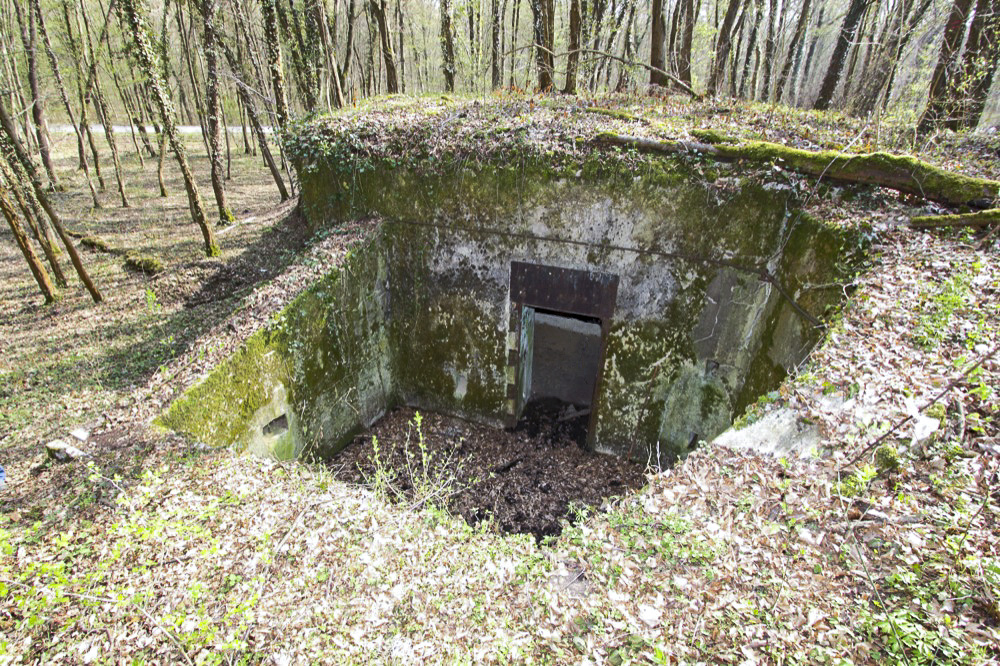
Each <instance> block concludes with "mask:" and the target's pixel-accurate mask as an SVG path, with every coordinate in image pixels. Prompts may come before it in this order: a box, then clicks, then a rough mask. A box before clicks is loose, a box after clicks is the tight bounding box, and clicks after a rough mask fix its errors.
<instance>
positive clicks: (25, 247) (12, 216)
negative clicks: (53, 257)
mask: <svg viewBox="0 0 1000 666" xmlns="http://www.w3.org/2000/svg"><path fill="white" fill-rule="evenodd" d="M8 187H15V185H12V184H10V183H6V182H4V180H3V179H0V210H3V216H4V218H6V220H7V224H8V225H9V226H10V230H11V231H12V232H13V233H14V241H15V242H16V243H17V246H18V247H19V248H20V249H21V254H23V255H24V260H25V261H27V262H28V268H30V269H31V274H32V275H33V276H34V278H35V282H37V283H38V288H39V289H41V291H42V295H43V296H45V302H46V303H52V302H53V301H55V300H56V299H57V298H59V292H58V291H56V287H55V285H54V284H52V280H51V279H50V278H49V274H48V272H47V271H46V270H45V266H42V262H41V261H39V260H38V255H36V254H35V250H34V248H32V247H31V242H30V241H29V240H28V235H27V234H26V233H24V228H23V227H22V226H21V221H20V219H18V217H17V211H15V210H14V205H13V204H12V203H11V202H10V198H9V197H8V196H7V188H8Z"/></svg>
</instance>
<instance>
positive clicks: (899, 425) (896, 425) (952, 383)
mask: <svg viewBox="0 0 1000 666" xmlns="http://www.w3.org/2000/svg"><path fill="white" fill-rule="evenodd" d="M998 351H1000V345H997V346H995V347H993V349H991V350H990V351H988V352H986V353H985V354H983V355H982V356H980V357H979V359H978V360H977V361H976V362H975V363H973V364H972V365H970V366H969V367H968V368H966V369H965V370H963V371H962V374H960V375H959V376H958V377H955V379H953V380H951V381H950V382H949V383H948V385H947V386H945V387H944V389H942V390H941V392H940V393H938V394H937V395H935V396H934V397H933V398H931V399H930V400H929V401H927V402H926V403H924V404H923V405H921V406H920V407H919V408H918V409H917V411H916V413H917V414H920V413H921V412H923V411H924V410H925V409H927V408H928V407H930V406H931V405H933V404H934V403H936V402H937V401H938V400H940V399H941V398H943V397H944V396H946V395H947V394H948V393H950V392H951V391H952V389H954V388H955V387H956V386H958V385H959V384H960V383H961V382H963V381H965V378H966V377H968V376H969V375H971V374H972V372H973V371H974V370H975V369H976V368H978V367H979V366H981V365H982V364H983V363H985V362H986V361H988V360H990V359H991V358H993V356H994V355H995V354H996V353H997V352H998ZM912 420H913V415H912V414H911V415H910V416H907V417H906V418H904V419H900V420H899V421H896V423H894V424H893V425H892V427H891V428H889V429H888V430H886V431H885V432H884V433H882V435H881V436H879V437H878V439H876V440H875V441H874V442H872V443H871V444H869V445H868V446H866V447H865V448H863V449H861V451H860V452H859V453H858V454H857V455H856V456H854V457H853V458H851V460H850V461H849V462H848V463H847V464H846V465H844V466H842V467H841V468H840V469H839V470H837V472H838V473H840V472H841V471H843V470H844V469H846V468H848V467H850V466H851V465H854V464H855V463H857V462H858V461H859V460H861V459H862V458H863V457H864V456H865V454H867V453H869V452H871V451H872V449H874V448H875V447H876V446H878V445H879V444H881V443H882V442H884V441H885V440H886V439H887V438H888V437H889V435H891V434H892V433H894V432H896V431H897V430H899V429H900V428H902V427H903V426H904V425H906V424H907V423H909V422H910V421H912Z"/></svg>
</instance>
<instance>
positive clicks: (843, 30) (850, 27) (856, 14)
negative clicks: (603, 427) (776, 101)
mask: <svg viewBox="0 0 1000 666" xmlns="http://www.w3.org/2000/svg"><path fill="white" fill-rule="evenodd" d="M959 1H962V0H959ZM870 2H872V0H851V4H850V6H849V7H848V8H847V15H846V16H845V17H844V23H843V25H841V27H840V35H839V36H838V37H837V45H836V46H835V47H834V49H833V56H832V57H831V58H830V66H829V69H827V70H826V76H824V77H823V85H821V86H820V89H819V97H817V98H816V103H815V104H814V105H813V106H814V107H815V108H817V109H820V110H826V109H829V108H830V103H831V102H832V101H833V94H834V93H835V92H836V91H837V84H838V83H840V73H841V72H843V71H844V65H845V64H846V62H847V56H848V53H849V51H850V48H851V44H852V42H853V41H854V35H855V33H857V31H858V24H859V23H860V22H861V19H862V17H864V15H865V11H867V9H868V4H869V3H870Z"/></svg>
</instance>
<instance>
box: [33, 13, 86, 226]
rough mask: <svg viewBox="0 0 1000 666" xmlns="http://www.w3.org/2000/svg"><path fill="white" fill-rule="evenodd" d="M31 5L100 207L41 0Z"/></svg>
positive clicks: (83, 163) (81, 136)
mask: <svg viewBox="0 0 1000 666" xmlns="http://www.w3.org/2000/svg"><path fill="white" fill-rule="evenodd" d="M31 7H32V9H33V10H34V14H35V19H36V20H37V31H38V34H39V35H40V36H41V38H42V46H44V47H45V53H46V55H48V57H49V66H50V67H51V68H52V74H53V75H54V76H55V80H56V89H57V90H58V91H59V97H60V98H61V99H62V103H63V107H64V108H65V109H66V117H67V118H68V119H69V123H70V125H71V126H72V127H73V132H74V133H75V134H76V146H77V151H78V152H79V154H80V157H81V158H82V159H81V162H80V163H81V165H82V166H83V174H84V177H85V178H86V179H87V186H88V187H89V188H90V196H91V198H92V199H93V201H94V208H100V207H101V200H100V199H99V198H98V197H97V190H96V189H95V188H94V181H93V180H92V179H91V178H90V167H89V166H88V165H87V155H86V149H85V147H84V141H83V134H82V133H81V132H80V126H79V125H77V124H76V114H75V113H73V107H72V105H71V104H70V103H69V95H67V94H66V86H64V85H63V80H62V74H61V73H60V71H59V60H58V59H57V58H56V54H55V51H53V50H52V42H51V41H50V40H49V32H48V30H46V28H45V17H44V16H43V14H42V5H41V2H40V1H39V0H31Z"/></svg>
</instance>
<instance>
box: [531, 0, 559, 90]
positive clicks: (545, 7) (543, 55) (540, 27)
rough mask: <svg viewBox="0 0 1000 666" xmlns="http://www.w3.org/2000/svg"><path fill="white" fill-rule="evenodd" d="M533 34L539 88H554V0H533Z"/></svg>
mask: <svg viewBox="0 0 1000 666" xmlns="http://www.w3.org/2000/svg"><path fill="white" fill-rule="evenodd" d="M531 13H532V18H533V31H532V32H533V34H534V37H535V63H536V66H537V67H538V90H539V92H549V91H550V90H552V74H553V70H554V69H555V60H554V58H553V51H552V46H553V27H554V23H553V21H554V17H553V14H554V13H555V4H554V2H553V0H531Z"/></svg>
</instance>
